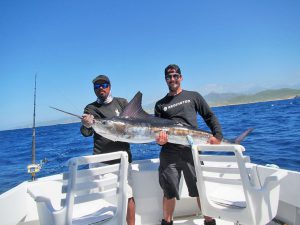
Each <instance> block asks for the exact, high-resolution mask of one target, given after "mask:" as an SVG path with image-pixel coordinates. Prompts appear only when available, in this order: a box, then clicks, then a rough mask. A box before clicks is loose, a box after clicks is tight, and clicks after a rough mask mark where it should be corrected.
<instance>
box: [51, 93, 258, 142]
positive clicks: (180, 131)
mask: <svg viewBox="0 0 300 225" xmlns="http://www.w3.org/2000/svg"><path fill="white" fill-rule="evenodd" d="M141 103H142V93H141V92H138V93H137V94H136V95H135V96H134V98H133V99H132V100H131V101H130V102H129V103H128V105H127V106H126V108H125V109H124V111H123V112H122V113H121V114H120V116H114V117H112V118H105V119H94V123H93V125H92V128H93V129H94V131H95V132H96V133H97V134H99V135H101V136H103V137H105V138H107V139H110V140H112V141H123V142H129V143H149V142H153V141H155V139H156V137H157V136H158V134H159V132H160V131H165V132H166V133H167V134H168V142H170V143H174V144H181V145H189V142H188V140H187V136H188V135H189V136H190V137H192V138H193V140H194V144H206V143H207V142H208V140H209V138H210V137H211V136H212V134H211V133H210V132H207V131H204V130H200V129H194V128H192V127H189V126H184V125H182V124H180V123H177V122H175V121H173V120H169V119H163V118H158V117H154V116H152V115H150V114H148V113H147V112H145V111H144V110H143V108H142V104H141ZM52 108H54V107H52ZM54 109H56V110H59V111H62V112H64V113H68V112H65V111H63V110H60V109H57V108H54ZM68 114H71V115H73V116H76V117H79V118H80V119H81V118H82V117H81V116H77V115H74V114H72V113H68ZM252 130H253V129H252V128H250V129H248V130H246V131H245V132H244V133H242V134H241V135H240V136H238V137H237V138H236V139H235V140H233V141H231V140H226V139H223V140H222V142H221V144H234V143H236V144H239V143H240V142H241V141H242V140H243V139H244V138H245V137H246V136H247V135H248V134H249V133H250V132H251V131H252Z"/></svg>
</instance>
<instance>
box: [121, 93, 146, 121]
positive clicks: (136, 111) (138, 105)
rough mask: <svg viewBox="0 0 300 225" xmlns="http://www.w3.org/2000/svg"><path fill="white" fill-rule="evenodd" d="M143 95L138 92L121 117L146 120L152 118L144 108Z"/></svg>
mask: <svg viewBox="0 0 300 225" xmlns="http://www.w3.org/2000/svg"><path fill="white" fill-rule="evenodd" d="M142 95H143V94H142V93H141V92H138V93H136V95H135V96H134V97H133V99H131V101H130V102H129V103H128V105H127V106H126V107H125V109H124V111H123V112H122V113H121V115H120V117H123V118H146V117H148V116H150V115H149V114H148V113H146V112H145V111H144V110H143V108H142Z"/></svg>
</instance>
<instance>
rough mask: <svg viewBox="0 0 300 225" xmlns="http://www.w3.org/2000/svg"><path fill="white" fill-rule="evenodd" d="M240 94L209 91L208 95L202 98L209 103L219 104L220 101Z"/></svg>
mask: <svg viewBox="0 0 300 225" xmlns="http://www.w3.org/2000/svg"><path fill="white" fill-rule="evenodd" d="M239 96H240V94H236V93H223V94H220V93H215V92H212V93H209V94H208V95H205V96H204V98H205V100H206V101H207V102H208V103H209V104H213V105H214V104H219V103H220V102H226V101H228V100H230V99H232V98H236V97H239Z"/></svg>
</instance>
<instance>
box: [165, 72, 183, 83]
mask: <svg viewBox="0 0 300 225" xmlns="http://www.w3.org/2000/svg"><path fill="white" fill-rule="evenodd" d="M180 77H181V74H179V73H175V74H168V75H166V76H165V78H166V81H170V80H171V79H172V78H174V80H178V79H179V78H180Z"/></svg>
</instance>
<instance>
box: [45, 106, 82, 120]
mask: <svg viewBox="0 0 300 225" xmlns="http://www.w3.org/2000/svg"><path fill="white" fill-rule="evenodd" d="M49 107H50V108H51V109H55V110H57V111H60V112H63V113H66V114H69V115H71V116H75V117H77V118H79V119H82V118H83V117H82V116H79V115H76V114H73V113H70V112H67V111H64V110H61V109H58V108H55V107H53V106H49Z"/></svg>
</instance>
